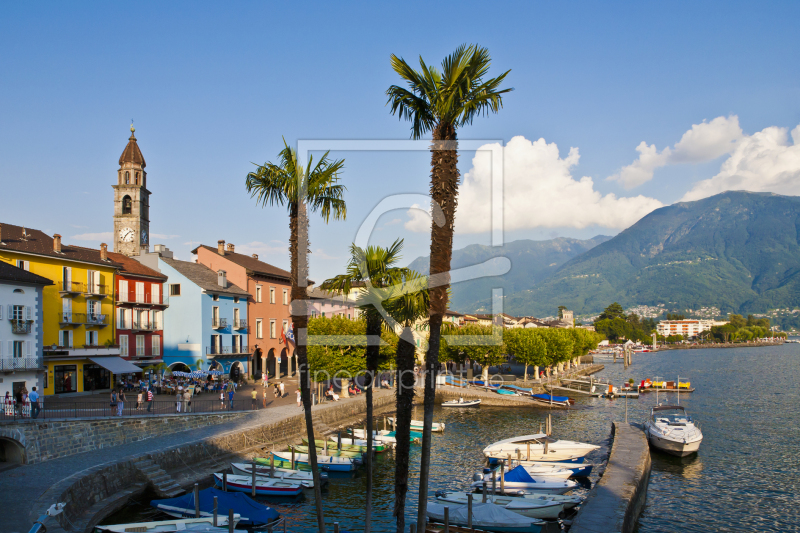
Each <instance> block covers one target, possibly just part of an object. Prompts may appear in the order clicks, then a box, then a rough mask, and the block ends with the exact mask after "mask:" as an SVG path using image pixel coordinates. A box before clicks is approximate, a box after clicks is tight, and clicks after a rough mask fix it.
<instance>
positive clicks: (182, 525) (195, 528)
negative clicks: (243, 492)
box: [94, 514, 245, 533]
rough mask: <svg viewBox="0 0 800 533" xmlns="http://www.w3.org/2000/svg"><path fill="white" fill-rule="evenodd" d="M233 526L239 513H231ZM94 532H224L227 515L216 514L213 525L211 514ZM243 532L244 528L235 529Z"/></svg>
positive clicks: (114, 526) (102, 528) (109, 527)
mask: <svg viewBox="0 0 800 533" xmlns="http://www.w3.org/2000/svg"><path fill="white" fill-rule="evenodd" d="M233 522H234V527H235V525H236V524H238V523H239V515H238V514H235V515H233ZM223 526H224V527H223ZM94 531H95V532H106V531H107V532H109V533H125V532H130V531H136V532H140V533H174V532H175V531H189V532H191V533H225V532H226V531H229V529H228V517H227V516H218V517H217V525H216V526H214V518H213V517H212V516H203V517H200V518H179V519H175V520H159V521H157V522H134V523H130V524H114V525H106V526H95V528H94ZM236 531H237V532H238V533H245V530H241V529H240V530H236Z"/></svg>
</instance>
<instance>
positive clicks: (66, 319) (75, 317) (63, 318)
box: [58, 313, 86, 325]
mask: <svg viewBox="0 0 800 533" xmlns="http://www.w3.org/2000/svg"><path fill="white" fill-rule="evenodd" d="M58 323H59V324H72V325H77V324H85V323H86V313H59V314H58Z"/></svg>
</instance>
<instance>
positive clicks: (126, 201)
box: [122, 195, 133, 215]
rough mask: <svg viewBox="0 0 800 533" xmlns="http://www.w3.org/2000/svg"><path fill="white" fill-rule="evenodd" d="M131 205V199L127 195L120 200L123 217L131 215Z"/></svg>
mask: <svg viewBox="0 0 800 533" xmlns="http://www.w3.org/2000/svg"><path fill="white" fill-rule="evenodd" d="M132 205H133V202H131V197H130V196H128V195H125V197H124V198H123V199H122V214H123V215H130V214H131V208H132Z"/></svg>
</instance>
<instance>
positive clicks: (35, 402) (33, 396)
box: [28, 387, 39, 418]
mask: <svg viewBox="0 0 800 533" xmlns="http://www.w3.org/2000/svg"><path fill="white" fill-rule="evenodd" d="M28 400H30V402H31V418H37V417H38V416H39V393H38V392H36V387H33V390H32V391H31V393H30V394H29V395H28Z"/></svg>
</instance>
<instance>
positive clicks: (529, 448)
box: [527, 424, 542, 461]
mask: <svg viewBox="0 0 800 533" xmlns="http://www.w3.org/2000/svg"><path fill="white" fill-rule="evenodd" d="M541 432H542V426H541V424H540V425H539V433H541ZM527 460H528V461H530V460H531V443H530V441H528V459H527Z"/></svg>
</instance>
